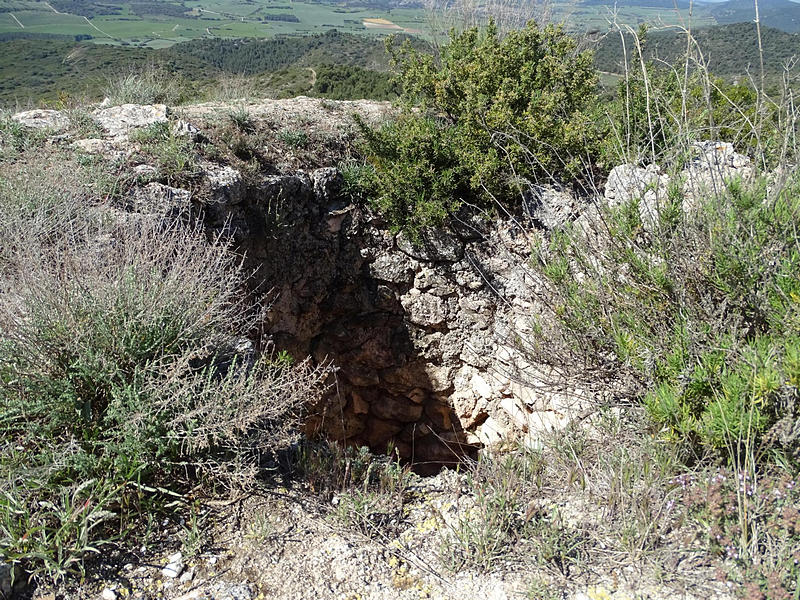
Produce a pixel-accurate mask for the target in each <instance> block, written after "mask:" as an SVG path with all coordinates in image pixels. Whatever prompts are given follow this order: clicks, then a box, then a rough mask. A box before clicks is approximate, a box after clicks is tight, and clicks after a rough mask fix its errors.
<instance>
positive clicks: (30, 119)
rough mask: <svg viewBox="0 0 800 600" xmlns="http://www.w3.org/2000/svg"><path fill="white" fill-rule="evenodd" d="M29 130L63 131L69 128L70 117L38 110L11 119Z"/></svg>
mask: <svg viewBox="0 0 800 600" xmlns="http://www.w3.org/2000/svg"><path fill="white" fill-rule="evenodd" d="M11 118H12V119H13V120H14V121H16V122H17V123H19V124H20V125H22V126H23V127H27V128H29V129H52V130H54V131H63V130H64V129H66V128H67V127H69V117H67V115H65V114H64V113H62V112H61V111H58V110H47V109H41V108H39V109H36V110H26V111H23V112H18V113H16V114H15V115H12V117H11Z"/></svg>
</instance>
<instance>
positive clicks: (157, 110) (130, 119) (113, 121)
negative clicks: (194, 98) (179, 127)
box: [92, 104, 168, 137]
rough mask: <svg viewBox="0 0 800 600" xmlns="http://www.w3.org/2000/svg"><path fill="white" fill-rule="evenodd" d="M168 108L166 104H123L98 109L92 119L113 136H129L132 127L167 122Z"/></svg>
mask: <svg viewBox="0 0 800 600" xmlns="http://www.w3.org/2000/svg"><path fill="white" fill-rule="evenodd" d="M167 115H168V109H167V107H166V106H165V105H164V104H150V105H141V104H122V105H121V106H112V107H110V108H104V109H100V110H96V111H94V112H93V113H92V119H94V121H95V122H96V123H97V124H98V125H100V127H102V128H103V129H104V130H105V131H106V133H107V134H108V135H110V136H112V137H127V135H128V133H129V132H130V131H131V130H132V129H137V128H140V127H147V126H149V125H154V124H156V123H166V122H167V121H168V118H167Z"/></svg>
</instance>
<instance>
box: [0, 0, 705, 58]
mask: <svg viewBox="0 0 800 600" xmlns="http://www.w3.org/2000/svg"><path fill="white" fill-rule="evenodd" d="M609 4H613V3H612V2H609ZM56 6H59V7H61V10H58V9H57V8H56ZM65 7H68V8H65ZM113 7H118V8H119V10H118V11H117V12H118V14H104V12H108V10H109V5H108V4H107V3H103V2H100V1H99V0H78V1H72V2H64V1H62V2H60V3H59V0H53V1H52V2H45V1H44V0H0V34H3V33H10V32H19V33H23V32H24V33H29V34H59V35H68V36H92V38H93V40H94V41H95V42H96V43H104V44H109V43H110V44H116V45H126V46H128V45H132V46H139V47H150V48H164V47H167V46H170V45H172V44H176V43H180V42H184V41H187V40H191V39H197V38H215V37H216V38H240V37H255V38H274V37H277V36H281V35H308V34H313V33H321V32H323V31H325V30H327V29H331V28H336V29H339V30H340V31H343V32H348V33H358V34H365V35H380V34H387V33H392V32H395V31H402V30H405V31H406V32H408V33H416V34H421V35H425V34H426V31H427V24H426V23H427V21H426V18H425V14H424V11H423V10H422V9H413V8H394V9H385V10H378V9H369V8H362V7H358V6H349V5H336V4H329V3H319V2H318V1H316V0H184V1H183V2H181V1H179V0H160V1H154V0H150V1H149V2H142V1H141V0H129V1H124V2H116V3H113V6H112V8H113ZM552 7H553V8H552V14H551V19H552V20H554V21H557V22H563V23H565V24H566V25H567V27H568V28H569V29H573V30H584V31H585V30H587V29H589V30H591V29H597V30H600V31H605V30H607V29H608V28H609V25H610V24H611V23H612V22H614V21H616V22H617V23H621V24H627V25H631V26H634V27H635V26H637V25H638V24H640V23H645V22H646V23H648V24H650V25H654V26H658V25H659V24H663V25H676V24H681V23H682V22H686V21H687V20H688V12H687V11H685V10H683V11H680V12H679V11H676V10H675V9H670V8H664V7H652V8H650V7H630V6H627V7H626V6H623V7H619V8H618V9H616V11H615V12H613V14H612V10H611V9H610V8H608V7H607V6H604V5H601V4H587V3H580V4H578V3H573V2H566V3H563V2H562V3H553V5H552ZM151 13H157V14H151ZM365 19H386V20H387V21H390V22H391V23H389V24H384V25H383V26H381V25H380V24H373V25H372V26H370V27H365V25H364V21H365ZM714 23H715V21H714V19H713V17H712V16H711V12H710V9H709V8H708V7H702V6H701V7H695V9H694V15H693V17H692V25H693V27H699V26H704V25H713V24H714Z"/></svg>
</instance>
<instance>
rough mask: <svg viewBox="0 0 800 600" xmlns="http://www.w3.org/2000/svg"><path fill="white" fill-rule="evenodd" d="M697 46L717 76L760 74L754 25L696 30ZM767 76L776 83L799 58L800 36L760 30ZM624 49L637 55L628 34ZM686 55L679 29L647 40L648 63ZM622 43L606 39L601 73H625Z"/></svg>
mask: <svg viewBox="0 0 800 600" xmlns="http://www.w3.org/2000/svg"><path fill="white" fill-rule="evenodd" d="M692 35H693V36H694V38H695V40H696V42H697V47H698V48H699V49H700V51H701V53H702V56H703V57H704V59H705V61H706V66H707V67H708V69H709V71H710V72H711V73H713V74H714V75H717V76H719V77H723V78H725V79H737V78H742V77H746V76H748V74H750V75H753V76H758V75H759V70H760V56H759V46H758V36H757V33H756V28H755V25H754V24H753V23H735V24H732V25H719V26H716V27H707V28H702V29H696V30H694V31H693V32H692ZM761 42H762V47H763V53H764V71H765V74H766V76H767V77H768V78H769V79H771V80H775V79H776V78H778V77H780V75H781V74H782V73H783V71H784V65H785V64H786V63H788V62H789V61H791V60H792V59H793V57H795V56H800V35H798V34H795V33H786V32H784V31H780V30H778V29H774V28H772V27H762V28H761ZM624 47H625V48H627V52H628V59H629V60H631V59H633V60H634V61H638V57H636V56H634V55H633V53H634V52H635V46H634V43H633V36H632V35H625V44H624ZM685 52H686V34H685V33H684V32H681V31H678V30H671V31H649V32H648V33H647V34H646V37H645V43H644V57H645V60H648V61H650V60H655V61H663V62H665V63H667V64H673V63H674V62H675V61H676V60H679V59H680V57H681V56H683V55H684V53H685ZM624 62H625V58H624V52H623V44H622V41H621V39H620V36H619V35H608V36H606V37H605V38H604V39H603V40H602V41H601V42H600V43H599V44H598V46H597V48H596V51H595V65H596V66H597V68H598V69H600V70H601V71H607V72H610V73H620V74H622V73H624Z"/></svg>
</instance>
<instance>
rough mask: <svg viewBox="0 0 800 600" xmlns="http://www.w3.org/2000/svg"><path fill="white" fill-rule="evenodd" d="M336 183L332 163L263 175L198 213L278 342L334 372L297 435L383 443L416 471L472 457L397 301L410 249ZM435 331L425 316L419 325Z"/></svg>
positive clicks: (446, 390) (405, 285)
mask: <svg viewBox="0 0 800 600" xmlns="http://www.w3.org/2000/svg"><path fill="white" fill-rule="evenodd" d="M340 189H341V175H339V173H338V172H337V171H336V170H335V169H319V170H317V171H315V172H314V173H312V174H311V175H306V174H303V173H298V174H295V175H281V176H274V177H267V178H265V179H263V180H262V181H261V182H260V183H259V184H258V185H256V186H255V187H253V188H252V189H249V190H247V192H246V193H244V194H242V195H241V199H237V201H235V202H229V201H224V200H223V201H219V202H213V203H209V204H208V205H206V206H205V209H204V215H205V221H206V225H207V226H208V227H210V228H211V230H212V231H213V230H217V231H225V232H226V234H230V235H232V236H233V238H234V240H235V242H236V245H237V246H238V248H239V249H240V250H241V251H242V252H243V254H244V256H245V257H246V262H247V266H248V267H249V268H251V269H252V270H253V271H254V276H253V279H252V281H253V293H254V295H256V296H263V297H265V298H267V299H268V306H269V308H268V310H267V311H266V314H267V317H266V319H265V322H264V333H265V334H267V336H269V338H270V339H271V340H272V341H273V342H274V344H275V347H276V348H277V349H280V350H286V351H287V352H289V353H290V354H292V355H293V356H295V357H298V358H299V357H305V356H308V355H311V356H313V357H314V359H315V360H316V361H320V362H321V361H325V360H330V361H332V362H333V364H334V365H335V367H336V368H337V370H336V373H335V376H334V378H333V379H332V381H331V384H332V385H331V387H330V392H329V393H328V394H327V396H326V397H325V398H323V399H322V400H321V402H320V403H319V405H318V406H316V407H312V411H311V416H310V417H309V419H308V421H307V431H306V433H307V434H309V435H310V436H325V437H327V438H328V439H331V440H337V441H343V442H346V443H349V444H355V445H367V446H369V447H370V448H371V449H372V450H373V451H379V452H385V451H386V450H387V448H389V447H390V446H391V447H393V448H396V451H397V452H399V454H400V456H401V457H402V458H404V459H406V460H408V461H410V462H411V463H412V464H413V465H414V466H415V468H416V469H417V470H419V471H422V472H424V471H426V470H428V471H435V470H438V469H439V468H441V466H442V465H451V464H455V463H457V462H458V461H460V460H462V459H463V458H464V456H474V455H475V453H476V451H477V447H476V446H475V445H474V444H468V443H467V434H466V432H464V431H463V430H462V429H461V425H460V423H459V420H458V418H457V417H456V415H455V414H454V412H453V409H452V407H451V405H450V402H449V399H448V398H449V394H450V392H451V391H452V385H451V382H450V381H449V379H448V377H447V376H440V375H439V373H438V371H437V367H436V366H435V365H431V364H428V362H426V360H425V358H424V357H423V356H421V353H420V351H419V348H418V344H417V343H415V340H414V336H415V332H414V331H413V328H412V327H410V324H409V322H408V318H407V307H404V306H403V305H402V304H401V301H400V298H401V297H402V296H403V295H404V294H407V292H408V291H409V288H410V287H411V286H412V285H413V274H412V273H410V272H409V269H410V267H409V264H408V260H407V259H408V257H407V256H405V255H403V254H402V253H400V252H398V251H397V249H396V247H395V246H396V243H395V239H394V236H392V235H390V234H388V233H387V232H386V230H385V229H383V228H382V227H381V223H380V222H378V221H376V220H374V218H373V217H371V216H370V215H369V213H368V211H365V210H362V209H361V208H359V207H357V206H354V205H352V204H350V203H349V202H348V201H347V200H345V199H343V198H342V197H341V195H340V193H339V190H340ZM376 265H377V266H376ZM423 310H424V307H423ZM436 327H437V323H436V322H435V319H433V320H432V322H431V323H429V326H428V329H429V330H435V329H436Z"/></svg>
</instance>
